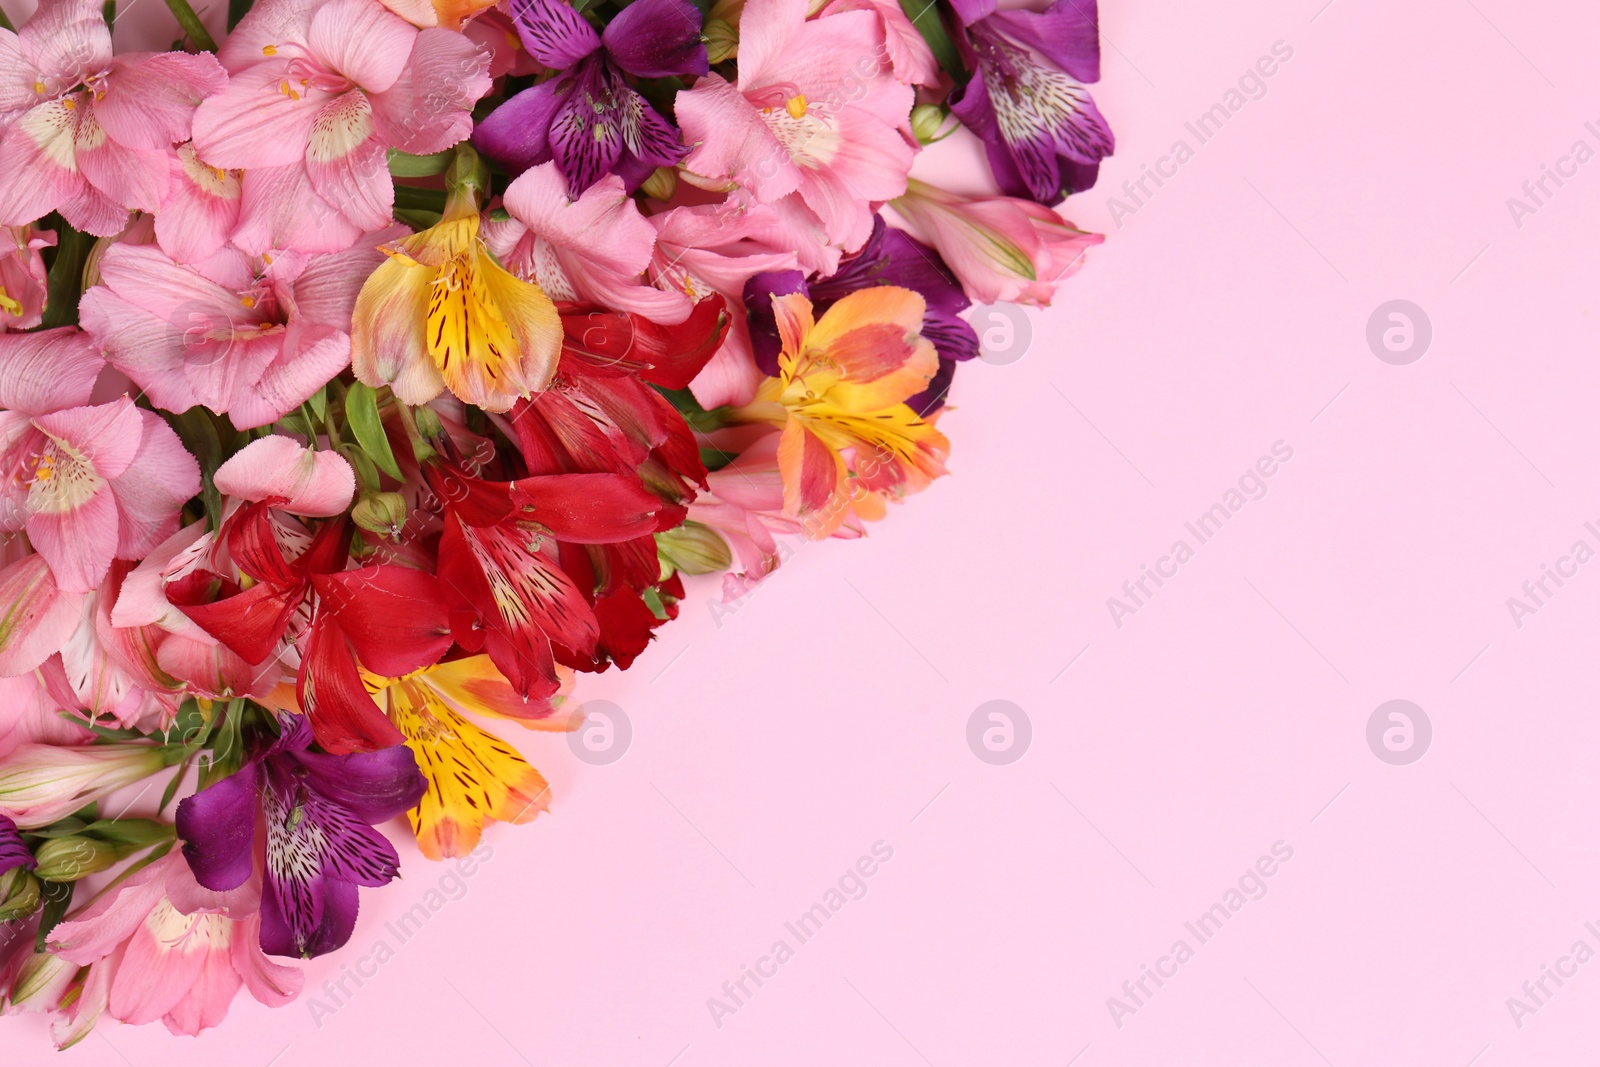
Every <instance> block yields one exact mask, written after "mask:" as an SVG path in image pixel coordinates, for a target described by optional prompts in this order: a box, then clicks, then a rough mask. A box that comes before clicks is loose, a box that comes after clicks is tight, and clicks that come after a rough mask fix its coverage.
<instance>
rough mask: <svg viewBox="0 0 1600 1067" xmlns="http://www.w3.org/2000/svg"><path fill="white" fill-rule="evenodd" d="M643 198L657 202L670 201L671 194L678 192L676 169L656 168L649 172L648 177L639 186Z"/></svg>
mask: <svg viewBox="0 0 1600 1067" xmlns="http://www.w3.org/2000/svg"><path fill="white" fill-rule="evenodd" d="M639 189H640V191H641V192H643V193H644V195H645V196H649V197H654V198H655V199H657V200H671V199H672V194H673V193H675V192H677V191H678V168H676V167H657V168H656V169H655V170H653V171H651V172H650V177H648V178H646V179H645V180H644V184H643V185H641V186H639Z"/></svg>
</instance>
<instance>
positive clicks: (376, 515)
mask: <svg viewBox="0 0 1600 1067" xmlns="http://www.w3.org/2000/svg"><path fill="white" fill-rule="evenodd" d="M350 517H351V518H352V519H354V520H355V523H356V525H357V526H359V527H361V528H362V529H363V530H367V531H370V532H371V533H375V534H377V535H379V536H380V537H386V538H388V539H389V540H391V541H393V540H396V539H397V538H399V536H400V531H401V530H402V529H404V528H405V524H406V500H405V497H403V496H401V495H400V494H399V493H373V494H371V495H370V496H364V497H362V498H361V499H360V500H358V501H357V502H356V506H355V507H354V508H352V509H351V511H350Z"/></svg>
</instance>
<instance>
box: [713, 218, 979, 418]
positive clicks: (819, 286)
mask: <svg viewBox="0 0 1600 1067" xmlns="http://www.w3.org/2000/svg"><path fill="white" fill-rule="evenodd" d="M874 285H898V286H900V287H901V288H904V289H910V290H911V291H913V292H915V293H920V294H921V295H922V299H923V300H924V301H925V302H926V304H927V308H926V310H925V311H924V312H923V315H922V329H921V333H922V336H923V337H925V338H927V339H928V340H930V341H932V342H933V346H934V348H935V349H936V350H937V351H938V353H939V370H938V372H937V373H935V374H934V376H933V379H932V380H931V381H930V382H929V383H928V388H927V389H926V390H924V391H923V392H922V393H921V394H919V395H917V396H914V397H911V398H909V399H908V400H906V406H907V407H909V408H911V409H912V410H913V411H915V412H917V413H918V414H920V415H927V414H930V413H932V412H934V411H937V410H938V409H939V408H940V407H941V406H943V404H944V396H945V393H946V392H947V391H948V390H949V388H950V382H951V381H952V380H953V379H954V377H955V365H956V363H957V362H960V361H965V360H969V359H972V358H974V357H976V356H977V354H978V335H977V333H976V332H975V331H974V330H973V329H972V325H971V324H970V323H968V322H967V320H966V319H964V318H962V317H961V313H962V312H963V311H965V310H966V309H967V308H968V307H970V306H971V305H972V301H970V300H968V299H967V296H966V293H964V292H963V291H962V289H961V283H960V282H958V281H956V278H955V275H954V274H952V273H951V272H950V269H949V268H948V267H946V266H945V264H944V261H943V260H942V259H940V258H939V253H937V252H935V251H934V250H933V249H931V248H929V247H928V246H927V245H924V244H922V243H921V242H919V241H917V240H914V239H913V238H911V237H909V236H907V235H906V234H905V233H903V232H902V231H900V230H896V229H892V228H890V227H889V226H886V225H884V222H883V218H882V216H879V217H878V220H877V222H876V223H874V225H873V231H872V237H871V239H869V240H868V241H867V243H866V244H864V245H862V246H861V250H860V251H859V252H857V253H856V254H855V255H853V256H851V257H849V258H848V259H846V260H845V261H844V262H843V263H842V264H840V266H839V269H838V271H836V272H835V273H833V274H832V275H829V276H828V277H826V278H817V279H813V280H812V281H810V282H809V283H807V281H806V279H805V277H804V276H803V275H802V274H800V272H799V271H783V272H779V273H776V274H760V275H757V276H755V277H753V278H751V279H750V282H749V284H748V286H747V289H746V292H745V303H746V304H747V305H748V306H749V308H750V315H749V319H750V337H751V341H752V343H753V345H754V353H755V364H756V366H757V367H759V368H760V369H761V372H762V373H763V374H766V375H769V376H771V377H777V375H778V373H779V371H778V353H779V351H780V350H781V348H782V341H781V340H780V338H779V337H778V323H777V319H776V318H775V317H774V315H773V312H772V300H771V298H772V297H773V296H781V295H784V294H787V293H804V294H805V295H806V296H808V297H809V298H810V299H811V302H812V305H813V306H814V308H815V309H816V310H817V311H818V312H819V313H820V312H826V311H827V309H828V308H829V307H830V306H832V305H833V303H834V302H835V301H837V300H839V299H841V298H842V297H844V296H847V295H849V294H850V293H853V292H855V291H856V290H857V289H865V288H868V287H870V286H874Z"/></svg>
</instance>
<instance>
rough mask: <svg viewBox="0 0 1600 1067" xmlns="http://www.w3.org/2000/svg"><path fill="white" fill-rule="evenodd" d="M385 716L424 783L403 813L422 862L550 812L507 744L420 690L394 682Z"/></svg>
mask: <svg viewBox="0 0 1600 1067" xmlns="http://www.w3.org/2000/svg"><path fill="white" fill-rule="evenodd" d="M385 695H386V696H387V704H388V711H389V717H390V718H391V719H393V720H394V724H395V725H396V726H397V727H399V728H400V732H401V733H403V734H405V736H406V746H407V747H408V748H410V749H411V751H412V754H413V755H415V756H416V759H417V766H418V767H419V768H420V769H421V771H422V773H423V774H424V775H425V776H426V777H427V779H428V791H427V793H426V794H424V795H423V798H422V801H421V803H419V804H418V805H417V806H416V807H415V808H413V809H411V811H410V812H409V813H408V818H409V819H410V822H411V829H412V832H413V833H415V834H416V835H417V845H418V847H419V848H421V849H422V853H423V855H425V856H427V857H428V858H429V859H432V860H438V859H443V858H445V857H449V856H461V855H465V854H466V853H468V852H471V851H472V850H473V849H474V848H476V847H477V844H478V839H479V838H480V837H481V836H482V833H483V827H484V824H485V823H486V822H488V821H490V820H494V821H498V822H512V823H521V822H527V821H528V820H529V819H532V818H533V817H534V816H536V815H538V814H539V813H540V812H542V811H546V810H548V809H549V806H550V788H549V786H548V785H547V784H546V782H545V780H544V777H543V776H542V775H541V774H540V773H539V772H538V771H536V770H534V769H533V767H532V766H530V765H529V763H528V761H527V760H525V759H523V758H522V755H521V754H520V753H518V752H517V751H516V749H514V748H512V747H511V746H510V745H508V744H507V743H506V742H504V741H502V740H501V739H500V738H498V737H496V736H495V735H494V734H491V733H489V732H488V731H487V730H485V729H483V728H482V727H480V726H478V725H477V724H476V723H474V722H472V721H470V720H468V719H466V718H464V717H462V716H461V715H458V714H457V713H456V712H455V711H453V710H452V709H451V708H450V707H448V706H447V705H446V704H445V703H444V702H443V701H442V700H440V699H439V698H438V696H437V695H435V694H434V693H433V692H432V691H431V690H430V689H429V688H428V687H427V686H426V685H425V684H422V683H420V682H418V681H417V680H415V679H404V680H399V681H396V682H394V683H393V684H392V685H390V686H389V687H388V689H387V690H385Z"/></svg>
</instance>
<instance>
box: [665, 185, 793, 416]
mask: <svg viewBox="0 0 1600 1067" xmlns="http://www.w3.org/2000/svg"><path fill="white" fill-rule="evenodd" d="M772 215H773V212H772V210H771V209H770V208H767V207H765V206H762V205H759V204H751V203H748V202H747V201H743V200H740V199H737V198H734V197H729V198H728V199H727V200H724V201H723V202H722V203H719V204H702V205H698V206H695V207H675V208H672V209H671V210H669V211H664V212H662V213H661V214H659V215H652V216H650V224H651V225H652V226H654V227H655V228H656V245H655V255H654V257H653V258H652V259H651V261H650V268H649V277H650V279H651V280H652V281H653V282H655V284H656V285H657V286H659V287H660V288H662V289H665V290H668V291H669V292H681V293H683V294H684V295H685V296H688V297H689V298H690V299H692V300H699V299H702V298H704V297H706V296H707V295H709V294H711V293H720V294H721V295H722V298H723V299H724V300H726V301H727V302H728V313H729V316H730V319H731V321H730V324H729V329H728V333H727V336H726V338H725V339H724V340H723V343H722V345H721V346H720V347H719V348H718V349H717V351H716V353H715V354H713V355H712V357H711V359H710V360H709V361H708V362H707V363H706V365H705V367H704V368H703V369H702V370H701V372H700V373H699V374H697V375H695V377H694V380H693V381H692V382H690V385H689V388H690V389H691V390H693V392H694V398H695V400H697V401H698V402H699V403H700V405H701V406H702V407H704V408H706V409H707V410H710V409H711V408H714V407H720V406H722V405H723V404H747V403H749V402H750V398H751V397H753V396H755V392H756V387H757V386H758V385H760V384H761V378H762V375H761V372H760V370H758V369H757V368H756V365H755V361H754V359H753V358H752V357H751V351H750V331H749V327H748V325H747V323H746V319H745V307H744V287H745V283H746V282H747V281H749V280H750V278H751V276H752V275H755V274H759V273H761V272H763V271H776V270H790V269H793V268H794V267H795V266H796V265H797V263H798V260H797V259H796V256H795V254H794V253H793V252H790V251H780V250H778V248H777V247H775V246H773V245H772V244H771V243H770V242H765V241H763V240H762V239H761V234H762V232H763V231H764V230H765V228H766V227H767V226H769V225H770V224H771V221H772Z"/></svg>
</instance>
